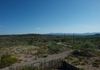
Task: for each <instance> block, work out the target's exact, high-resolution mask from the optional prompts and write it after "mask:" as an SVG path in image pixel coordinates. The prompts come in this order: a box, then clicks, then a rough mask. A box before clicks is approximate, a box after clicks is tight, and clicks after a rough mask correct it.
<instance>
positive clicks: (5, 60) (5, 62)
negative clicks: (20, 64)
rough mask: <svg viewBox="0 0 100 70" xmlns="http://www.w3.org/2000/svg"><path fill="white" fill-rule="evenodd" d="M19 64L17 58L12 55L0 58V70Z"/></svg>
mask: <svg viewBox="0 0 100 70" xmlns="http://www.w3.org/2000/svg"><path fill="white" fill-rule="evenodd" d="M16 62H17V58H16V57H15V56H12V55H2V56H1V58H0V68H4V67H7V66H10V65H12V64H14V63H16Z"/></svg>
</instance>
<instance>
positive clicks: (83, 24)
mask: <svg viewBox="0 0 100 70" xmlns="http://www.w3.org/2000/svg"><path fill="white" fill-rule="evenodd" d="M98 32H100V0H0V35H5V34H28V33H39V34H45V33H98Z"/></svg>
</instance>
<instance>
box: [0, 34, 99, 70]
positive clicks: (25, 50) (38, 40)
mask: <svg viewBox="0 0 100 70" xmlns="http://www.w3.org/2000/svg"><path fill="white" fill-rule="evenodd" d="M70 50H72V52H71V53H70V54H66V57H65V59H64V60H65V61H66V63H69V64H71V65H73V66H75V67H78V68H80V69H81V70H89V69H88V67H90V69H91V70H92V69H95V70H99V69H100V35H99V34H96V35H87V36H80V35H79V36H78V35H74V36H73V35H39V34H29V35H5V36H4V35H2V36H0V68H5V67H8V66H11V65H13V64H16V63H24V62H31V61H35V60H37V59H39V58H46V57H48V56H49V55H52V54H59V53H62V52H65V51H68V52H69V51H70ZM67 55H68V56H67ZM22 70H35V69H33V68H31V67H26V68H23V69H22ZM40 70H41V69H40Z"/></svg>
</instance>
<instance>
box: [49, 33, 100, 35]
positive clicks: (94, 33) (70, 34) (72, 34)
mask: <svg viewBox="0 0 100 70" xmlns="http://www.w3.org/2000/svg"><path fill="white" fill-rule="evenodd" d="M48 35H100V33H48Z"/></svg>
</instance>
